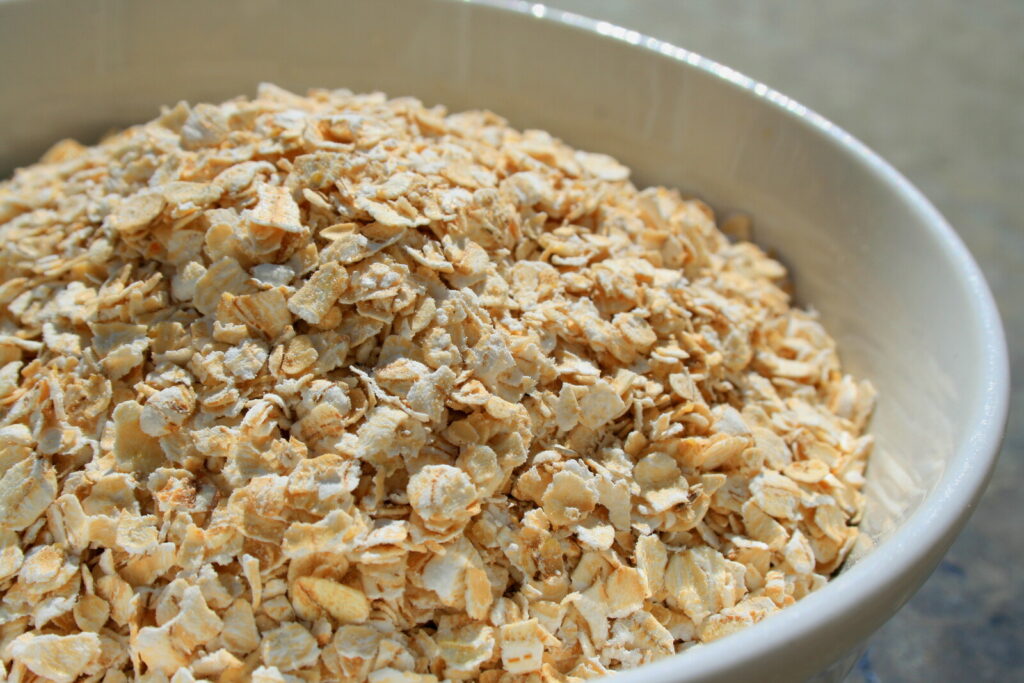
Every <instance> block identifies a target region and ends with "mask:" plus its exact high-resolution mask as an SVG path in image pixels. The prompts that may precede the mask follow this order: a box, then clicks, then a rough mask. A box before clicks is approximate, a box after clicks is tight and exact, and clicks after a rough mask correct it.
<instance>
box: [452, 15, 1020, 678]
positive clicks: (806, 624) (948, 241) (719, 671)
mask: <svg viewBox="0 0 1024 683" xmlns="http://www.w3.org/2000/svg"><path fill="white" fill-rule="evenodd" d="M449 1H454V2H462V3H464V4H469V5H476V6H480V7H486V8H490V9H494V10H499V11H505V12H512V13H515V14H519V15H530V16H532V17H534V18H535V19H536V20H537V21H545V22H549V23H553V24H558V25H561V26H563V27H566V28H569V29H575V30H578V31H583V32H586V33H591V34H594V35H598V36H603V37H605V38H608V39H611V40H616V41H619V42H625V43H628V44H629V45H631V46H633V48H635V49H637V50H642V51H645V52H649V53H652V55H653V56H660V57H664V58H667V59H669V60H671V61H673V62H676V63H677V64H679V66H681V67H682V68H684V69H686V68H690V69H696V70H698V71H701V72H704V73H705V74H707V75H710V76H713V77H715V78H716V79H718V80H719V81H722V82H724V83H725V84H726V86H727V87H731V88H734V89H736V90H739V91H743V92H745V93H746V94H747V96H750V97H753V98H755V99H757V100H761V101H763V102H766V103H768V104H769V105H770V106H772V107H775V108H776V109H778V110H781V111H782V112H783V113H784V114H785V115H786V116H788V117H789V118H791V119H793V120H794V121H795V122H796V123H797V124H798V125H800V126H802V127H803V128H804V129H806V130H808V131H810V132H812V133H813V132H816V133H818V134H820V135H823V136H825V137H826V138H828V139H829V140H830V141H831V142H832V143H833V144H835V145H837V146H838V147H840V148H841V149H842V152H843V153H845V154H848V155H850V156H851V157H852V158H853V159H854V160H855V161H856V162H858V164H859V165H860V166H861V167H863V168H864V169H865V170H866V171H867V172H868V173H869V174H870V175H872V176H873V177H874V178H875V179H876V180H879V181H880V182H881V183H882V184H884V185H885V186H887V187H888V188H889V189H891V190H892V191H893V192H894V193H895V194H896V195H897V196H898V197H899V198H900V199H901V200H902V201H904V202H905V203H906V204H907V205H908V206H909V207H910V208H911V210H912V211H913V213H914V214H916V216H917V218H918V219H919V222H920V224H921V225H922V227H923V229H924V234H925V236H926V237H927V238H930V239H932V240H934V241H935V242H936V244H937V246H938V247H939V248H940V249H941V250H942V251H943V252H944V254H945V256H946V257H947V258H949V260H950V262H951V263H952V265H953V268H954V269H955V271H956V274H957V278H958V280H959V286H960V287H962V288H963V289H964V290H965V291H966V293H967V295H968V298H969V299H970V301H971V302H972V304H973V309H974V310H973V313H974V315H975V316H976V319H977V323H978V324H977V326H976V329H975V334H976V335H977V336H978V337H979V341H980V343H979V347H980V349H981V354H982V357H981V358H980V359H979V360H980V363H979V365H980V367H981V369H982V373H981V375H980V377H979V378H978V386H979V387H980V389H979V393H980V394H981V395H982V400H979V401H978V402H977V404H976V405H975V406H974V408H973V415H971V418H972V419H971V420H970V421H969V423H970V424H971V425H973V426H972V427H971V428H970V429H968V430H966V431H965V432H962V433H961V435H960V438H959V439H958V442H957V446H956V448H955V450H954V452H953V456H952V458H951V460H950V461H949V463H948V464H947V466H946V468H945V469H944V471H943V473H942V476H941V477H940V479H939V481H938V483H937V484H936V485H935V487H934V488H933V489H932V490H931V491H930V492H929V493H928V494H927V495H926V496H925V498H924V499H923V500H922V501H921V503H920V505H919V506H918V509H917V510H915V511H914V512H913V513H912V514H911V515H910V517H908V518H907V520H906V521H905V522H904V523H903V524H902V525H900V527H899V528H898V529H896V530H895V531H894V532H893V534H892V535H891V536H889V537H888V538H887V539H885V540H884V541H882V542H881V543H879V544H878V545H877V546H876V547H875V548H874V549H872V550H871V552H869V553H868V554H866V555H865V556H864V557H863V558H862V559H861V560H860V561H858V562H857V563H856V564H855V565H853V566H852V567H850V568H849V569H847V570H846V571H843V572H842V573H840V574H839V575H837V576H836V577H834V578H833V579H831V580H830V581H829V583H828V584H827V585H826V586H825V587H824V588H822V589H821V590H818V591H816V592H814V593H811V594H810V595H808V596H806V597H804V598H803V599H801V600H799V601H798V602H796V603H795V604H793V605H791V606H789V607H787V608H786V609H784V610H781V611H780V612H778V613H776V614H773V615H772V616H771V618H770V619H768V620H766V621H764V622H761V623H759V624H755V625H754V626H751V627H749V628H746V629H743V630H742V631H740V632H738V633H735V634H732V635H730V636H729V637H727V638H724V639H722V640H719V641H716V642H713V643H709V644H706V645H701V646H699V647H695V648H692V649H690V650H688V651H687V652H686V653H685V654H686V658H685V662H686V668H685V670H680V667H679V664H680V660H679V659H677V657H666V658H664V659H661V660H658V661H656V662H653V663H651V664H648V665H646V666H643V667H641V668H639V669H633V670H628V671H623V672H619V673H617V674H616V675H615V679H616V680H618V681H622V682H623V683H625V682H626V681H636V682H638V683H639V682H640V681H646V680H647V679H648V678H650V677H654V678H656V679H661V678H662V677H667V676H669V675H671V676H672V678H674V679H676V680H679V679H680V677H685V678H686V679H687V680H693V679H696V678H700V677H704V676H720V675H723V674H727V673H728V672H729V671H731V670H735V669H737V668H738V667H742V666H744V665H750V664H752V663H753V662H755V661H757V660H759V659H761V658H763V657H766V656H767V655H769V654H770V653H773V652H775V653H779V652H780V651H781V649H782V648H783V647H784V646H785V645H787V644H792V643H793V642H795V641H797V640H802V639H805V638H809V637H810V636H811V635H812V634H813V633H814V632H816V631H820V630H822V629H825V628H826V627H835V626H839V625H840V622H841V621H843V619H844V616H845V615H848V614H849V613H852V612H855V611H864V610H866V609H874V608H873V607H871V606H872V605H875V606H877V605H878V604H880V603H881V602H884V601H888V602H889V604H892V605H894V607H895V609H891V610H890V611H889V612H887V613H885V614H884V616H882V617H879V616H875V617H873V619H874V621H875V622H877V623H875V624H873V626H872V627H871V628H870V629H867V631H868V632H870V630H874V628H877V627H878V626H881V624H882V623H883V622H884V621H885V620H887V619H888V618H889V617H891V616H892V615H893V614H894V613H895V612H896V610H897V609H898V608H899V607H901V606H902V605H903V604H904V603H905V602H906V600H908V599H909V598H910V596H911V595H912V593H906V592H905V591H904V593H902V594H900V595H899V596H898V597H897V598H896V601H895V602H893V601H892V596H891V589H892V587H893V586H895V585H897V584H899V583H901V582H902V581H903V580H905V579H907V578H908V577H910V576H912V575H913V574H914V573H916V572H918V571H919V570H920V563H921V562H922V561H923V560H926V559H927V558H928V556H929V555H933V554H934V552H935V550H936V549H941V550H942V553H943V554H944V553H945V552H946V550H948V546H949V545H950V544H951V543H952V541H953V539H954V538H955V536H956V534H957V533H958V532H959V531H960V529H961V528H962V527H963V525H964V524H965V523H966V521H967V519H968V518H969V516H970V514H971V513H972V512H973V511H974V508H975V507H976V506H977V503H978V500H979V499H980V497H981V495H982V494H983V493H984V490H985V487H986V486H987V484H988V480H989V478H990V476H991V473H992V470H993V468H994V466H995V463H996V460H997V458H998V455H999V450H1000V445H1001V443H1002V439H1003V432H1004V429H1005V427H1006V421H1007V415H1008V409H1009V393H1010V371H1009V358H1008V353H1007V346H1006V337H1005V334H1004V331H1003V325H1002V320H1001V318H1000V316H999V311H998V308H997V307H996V303H995V299H994V297H993V295H992V292H991V291H990V289H989V287H988V284H987V283H986V281H985V278H984V276H983V274H982V272H981V269H980V267H979V266H978V264H977V263H976V262H975V260H974V258H973V256H971V253H970V251H969V250H968V249H967V247H966V245H965V244H964V243H963V241H962V240H961V239H960V237H959V235H957V233H956V231H955V230H954V229H953V228H952V226H950V224H949V223H948V222H947V221H946V219H945V218H944V217H943V216H942V214H940V213H939V211H938V210H937V209H936V208H935V207H934V206H933V205H932V204H931V202H930V201H929V200H928V199H927V198H926V197H925V196H924V195H923V194H922V192H921V191H920V190H918V189H917V188H916V187H915V186H914V185H913V184H912V183H911V182H910V181H909V180H908V179H907V178H906V177H904V176H903V175H902V174H901V173H900V172H899V171H897V170H896V169H895V168H894V167H893V166H892V165H891V164H889V162H887V161H885V160H884V159H882V157H881V156H879V155H878V154H877V153H875V152H874V151H872V150H871V149H870V148H868V147H867V146H866V145H865V144H864V143H862V142H861V141H860V140H858V139H857V138H856V137H854V136H853V135H851V134H850V133H848V132H847V131H845V130H843V129H842V128H841V127H839V126H837V125H836V124H834V123H832V122H831V121H829V120H828V119H827V118H825V117H824V116H822V115H821V114H818V113H817V112H815V111H813V110H811V109H810V108H808V107H806V106H804V105H802V104H800V103H798V102H796V101H795V100H793V99H792V98H790V97H788V96H786V95H783V94H782V93H780V92H778V91H777V90H774V89H773V88H770V87H769V86H767V85H765V84H764V83H761V82H760V81H757V80H755V79H753V78H750V77H749V76H746V75H744V74H742V73H740V72H739V71H736V70H735V69H732V68H730V67H728V66H725V65H723V64H720V63H718V62H716V61H714V60H712V59H709V58H707V57H704V56H703V55H700V54H698V53H696V52H692V51H690V50H687V49H684V48H681V47H678V46H677V45H674V44H672V43H669V42H666V41H663V40H659V39H657V38H653V37H651V36H648V35H645V34H643V33H641V32H639V31H634V30H632V29H628V28H625V27H622V26H618V25H616V24H613V23H610V22H607V21H601V20H597V19H591V18H589V17H585V16H582V15H579V14H576V13H573V12H569V11H565V10H560V9H557V8H553V7H549V6H546V5H544V4H542V3H536V2H528V1H526V0H449ZM938 560H939V557H935V558H934V561H933V564H937V562H938ZM932 569H934V566H932V567H929V572H930V571H931V570H932ZM863 635H867V633H865V634H863ZM859 640H860V637H858V638H857V639H856V640H853V642H849V643H846V644H845V645H844V648H843V649H848V648H852V647H854V646H855V645H856V644H857V641H859ZM840 654H842V653H841V652H838V653H836V655H837V656H839V655H840Z"/></svg>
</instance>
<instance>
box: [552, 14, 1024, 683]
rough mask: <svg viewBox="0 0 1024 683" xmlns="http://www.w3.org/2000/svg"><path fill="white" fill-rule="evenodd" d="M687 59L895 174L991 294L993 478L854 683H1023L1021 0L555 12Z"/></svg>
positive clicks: (873, 648) (1023, 62)
mask: <svg viewBox="0 0 1024 683" xmlns="http://www.w3.org/2000/svg"><path fill="white" fill-rule="evenodd" d="M548 4H549V5H551V6H554V7H558V8H560V9H565V10H569V11H572V12H576V13H578V14H583V15H586V16H591V17H594V18H597V19H603V20H605V21H609V22H612V23H615V24H619V25H622V26H626V27H628V28H632V29H635V30H637V31H640V32H642V33H646V34H648V35H652V36H655V37H657V38H661V39H663V40H668V41H670V42H672V43H675V44H677V45H679V46H681V47H684V48H687V49H689V50H693V51H694V52H699V53H701V54H703V55H705V56H708V57H711V58H712V59H715V60H716V61H719V62H722V63H723V64H726V65H727V66H730V67H732V68H734V69H737V70H739V71H741V72H743V73H745V74H747V75H748V76H751V77H753V78H755V79H757V80H759V81H762V82H764V83H767V84H768V85H770V86H772V87H774V88H775V89H777V90H779V91H781V92H783V93H785V94H786V95H789V96H791V97H793V98H795V99H796V100H797V101H799V102H801V103H802V104H805V105H807V106H809V107H811V108H813V109H815V110H817V111H818V112H819V113H821V114H823V115H824V116H826V117H827V118H829V119H831V120H832V121H834V122H835V123H837V124H838V125H840V126H842V127H843V128H845V129H846V130H848V131H849V132H851V133H852V134H853V135H855V136H857V137H858V138H860V139H861V140H862V141H864V142H865V143H867V144H868V145H869V146H870V147H872V148H873V149H875V150H876V151H878V152H879V153H881V154H882V156H884V157H885V158H886V159H888V160H889V161H890V162H891V163H893V164H894V165H895V166H896V167H897V168H898V169H899V170H900V171H902V172H903V173H904V174H905V175H906V176H907V177H909V178H910V180H911V181H912V182H913V183H914V184H916V185H917V186H918V187H919V188H921V189H922V190H923V191H924V193H925V194H926V195H927V196H928V197H929V198H930V199H931V200H932V201H933V202H934V203H935V204H936V206H937V207H938V208H939V210H940V211H941V212H942V213H943V214H944V215H945V216H946V217H947V218H948V219H949V221H950V222H951V223H952V224H953V226H954V227H956V229H957V230H958V231H959V233H960V235H961V237H962V238H963V239H964V241H965V242H966V243H967V246H968V247H969V248H970V249H971V251H972V252H973V254H974V256H975V258H976V259H977V260H978V262H979V263H980V264H981V267H982V269H983V270H984V271H985V275H986V277H987V278H988V282H989V284H990V286H991V287H992V289H993V291H994V292H995V295H996V299H997V300H998V303H999V306H1000V310H1001V312H1002V315H1003V321H1004V323H1005V325H1006V329H1007V336H1008V342H1009V346H1010V357H1011V363H1012V367H1013V375H1014V378H1015V381H1014V388H1013V399H1012V404H1011V408H1010V426H1009V428H1008V431H1007V436H1006V443H1005V446H1004V448H1003V453H1002V455H1001V458H1000V461H999V465H998V468H997V470H996V473H995V476H994V477H993V480H992V483H991V484H990V486H989V489H988V492H987V493H986V495H985V497H984V499H983V501H982V503H981V505H980V506H979V508H978V509H977V511H976V512H975V513H974V517H973V518H972V520H971V522H970V523H969V524H968V526H967V528H966V529H965V531H964V532H963V534H962V535H961V536H960V538H959V539H958V540H957V542H956V544H955V545H954V546H953V549H952V550H951V551H950V552H949V554H948V555H947V556H946V559H945V560H944V561H943V563H942V564H941V565H940V567H939V569H938V570H937V571H936V572H935V574H934V575H933V576H932V577H931V579H930V580H929V581H928V583H927V584H926V585H925V586H924V588H922V589H921V591H920V592H919V593H918V594H917V595H916V596H915V597H914V598H913V599H912V600H911V602H910V603H909V604H908V605H907V606H906V607H904V608H903V610H902V611H900V612H899V614H897V615H896V616H895V617H894V618H893V619H892V620H891V621H890V622H889V623H888V624H887V625H886V626H885V627H884V628H883V629H882V630H881V631H880V632H879V633H877V634H876V635H875V637H874V638H873V639H872V640H871V642H870V645H869V648H868V652H867V654H866V656H865V657H864V658H862V659H861V661H860V662H859V663H858V665H857V667H856V669H855V670H854V672H853V673H852V674H851V677H850V681H854V682H865V683H873V682H875V681H885V682H889V681H995V680H1000V681H1011V680H1024V572H1022V570H1021V563H1022V562H1024V529H1022V526H1024V515H1022V510H1024V504H1022V503H1021V490H1022V488H1024V382H1022V381H1021V380H1022V379H1024V218H1022V216H1024V1H1022V0H974V1H972V2H957V1H955V0H900V1H899V2H891V1H887V0H858V1H857V2H853V1H838V2H829V3H821V2H818V1H817V0H759V1H758V2H750V1H744V0H552V2H549V3H548Z"/></svg>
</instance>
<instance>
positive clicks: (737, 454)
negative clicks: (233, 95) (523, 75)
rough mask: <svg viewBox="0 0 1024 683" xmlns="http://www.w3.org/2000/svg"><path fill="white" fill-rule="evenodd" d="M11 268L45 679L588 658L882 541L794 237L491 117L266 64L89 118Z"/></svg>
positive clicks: (15, 498)
mask: <svg viewBox="0 0 1024 683" xmlns="http://www.w3.org/2000/svg"><path fill="white" fill-rule="evenodd" d="M0 274H2V284H0V302H2V304H3V311H2V314H0V368H2V369H0V404H2V405H3V411H2V415H0V473H2V479H0V548H2V550H0V593H2V600H0V655H2V664H0V669H3V673H6V674H8V675H11V676H13V677H14V678H13V679H12V680H31V679H32V678H33V676H38V677H45V678H47V679H50V680H53V681H73V680H76V679H78V678H79V677H85V678H84V679H83V680H99V679H102V680H104V681H109V682H111V683H113V682H116V681H124V680H126V679H128V678H137V679H138V680H145V681H154V682H155V681H168V680H171V681H174V682H175V683H185V682H188V681H196V680H200V679H206V680H211V681H233V680H256V681H262V682H264V683H268V682H271V681H317V680H321V681H339V680H346V681H348V680H352V681H356V680H370V681H374V682H377V683H384V682H390V681H434V680H439V679H477V680H482V681H491V682H495V681H505V680H512V677H514V676H521V675H524V674H530V675H532V677H531V678H529V680H536V681H576V680H579V679H585V678H591V677H594V676H599V675H602V674H606V673H608V672H610V671H612V670H615V669H619V668H627V667H635V666H638V665H640V664H643V663H645V662H648V661H651V660H653V659H656V658H659V657H663V656H665V655H669V654H672V653H675V652H679V651H681V650H685V649H686V648H688V647H691V646H693V645H694V644H697V643H702V642H708V641H711V640H714V639H716V638H720V637H722V636H723V635H727V634H729V633H731V632H733V631H735V630H737V629H739V628H742V627H744V626H746V625H748V624H752V623H754V622H757V621H759V620H760V619H762V618H764V617H765V616H766V615H769V614H770V613H772V612H774V611H775V610H777V609H779V608H782V607H785V606H787V605H789V604H791V603H792V602H793V601H794V600H799V599H800V598H801V597H802V596H804V595H806V594H807V593H808V592H809V591H812V590H815V589H816V588H818V587H820V586H821V585H822V584H824V583H825V581H826V577H827V576H829V575H830V574H831V573H832V572H833V571H834V570H835V569H836V568H837V567H838V566H839V565H840V564H841V563H842V562H843V560H844V558H845V557H846V554H847V552H848V551H849V549H850V547H851V545H852V543H853V541H854V539H855V538H856V535H857V531H856V527H855V524H856V523H857V521H858V519H859V515H860V511H861V507H862V496H861V494H860V493H859V492H858V489H859V488H860V485H861V483H862V472H863V470H864V466H865V459H866V457H867V453H868V451H869V450H870V447H871V439H870V437H867V436H862V435H861V432H862V429H863V427H864V423H865V421H866V419H867V417H868V414H869V413H870V410H871V405H872V400H873V392H872V390H871V388H870V386H869V385H867V384H866V383H858V382H856V381H854V380H853V379H851V378H850V377H849V376H845V375H843V374H842V373H841V371H840V367H839V363H838V361H837V357H836V353H835V348H834V344H833V341H832V340H831V339H830V337H829V336H828V335H827V334H826V332H825V331H824V330H823V329H822V327H821V325H820V324H819V323H818V322H817V321H816V319H815V318H814V316H812V315H809V314H808V313H806V312H802V311H800V310H797V309H795V308H791V307H790V305H789V302H788V296H787V294H786V293H785V292H784V291H783V289H781V288H780V286H781V284H782V280H783V278H784V276H785V271H784V270H783V268H782V267H781V266H780V265H779V264H778V263H776V262H775V261H773V260H771V259H770V258H768V257H767V256H765V255H764V254H763V253H762V252H761V251H760V250H758V248H757V247H755V246H754V245H753V244H751V243H749V242H745V241H737V242H735V243H733V242H730V241H729V240H728V239H726V238H725V237H724V236H723V234H722V233H721V232H719V230H718V229H717V228H716V227H715V223H714V219H713V216H712V213H711V211H710V210H709V209H708V207H707V206H705V205H704V204H702V203H701V202H699V201H696V200H691V199H682V198H681V197H680V196H679V195H678V194H677V193H675V192H672V191H669V190H665V189H663V188H651V189H647V190H643V191H638V190H637V189H636V188H635V187H634V186H633V185H632V184H630V182H629V180H628V170H627V169H626V168H624V167H623V166H622V165H620V164H619V163H617V162H616V161H614V160H613V159H611V158H609V157H607V156H603V155H600V154H588V153H586V152H580V151H575V150H573V149H570V148H569V147H568V146H566V145H565V144H562V143H561V142H559V141H557V140H555V139H553V138H552V137H550V136H549V135H547V134H545V133H542V132H539V131H527V132H519V131H516V130H513V129H511V128H509V127H508V126H507V125H506V123H505V122H504V121H503V120H502V119H500V118H499V117H497V116H495V115H493V114H490V113H481V112H467V113H462V114H452V115H447V114H446V112H445V111H444V110H443V109H441V108H436V107H435V108H432V109H428V108H425V107H423V106H422V105H421V104H420V103H419V102H417V101H415V100H411V99H396V100H390V101H389V100H387V99H385V98H384V97H383V96H381V95H353V94H351V93H348V92H341V91H337V92H326V91H314V92H311V93H310V94H309V95H308V96H307V97H300V96H297V95H294V94H291V93H288V92H285V91H283V90H280V89H278V88H276V87H273V86H262V87H261V88H260V90H259V93H258V97H256V98H255V99H253V100H246V99H238V100H233V101H230V102H227V103H225V104H222V105H219V106H212V105H207V104H199V105H196V106H192V107H190V106H187V105H185V104H179V105H178V106H176V107H174V108H173V109H169V110H166V111H164V112H163V114H162V115H161V116H160V117H159V118H158V119H156V120H155V121H153V122H151V123H148V124H146V125H143V126H138V127H134V128H130V129H128V130H126V131H124V132H122V133H119V134H117V135H114V136H112V137H110V138H108V139H106V140H105V141H103V142H102V143H101V144H100V145H98V146H96V147H83V146H81V145H79V144H77V143H74V142H71V141H66V142H63V143H60V144H59V145H57V146H56V147H54V148H53V149H52V150H51V151H50V152H48V153H47V155H46V156H45V157H44V158H43V159H42V161H41V162H40V163H39V164H37V165H35V166H32V167H30V168H26V169H22V170H20V171H18V172H17V174H16V175H15V176H14V178H13V179H12V180H10V181H8V182H6V183H4V184H3V185H0ZM516 680H519V679H518V678H516Z"/></svg>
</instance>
